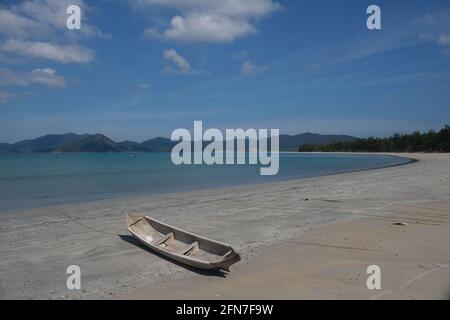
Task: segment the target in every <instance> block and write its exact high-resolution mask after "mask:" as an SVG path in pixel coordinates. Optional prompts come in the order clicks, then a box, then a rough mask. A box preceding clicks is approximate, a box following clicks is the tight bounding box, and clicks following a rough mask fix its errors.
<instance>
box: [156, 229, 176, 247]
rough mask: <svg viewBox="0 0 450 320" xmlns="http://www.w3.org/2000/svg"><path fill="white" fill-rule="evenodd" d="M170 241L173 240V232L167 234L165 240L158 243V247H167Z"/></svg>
mask: <svg viewBox="0 0 450 320" xmlns="http://www.w3.org/2000/svg"><path fill="white" fill-rule="evenodd" d="M169 239H173V232H170V233H168V234H166V236H165V237H164V238H162V239H161V241H160V242H158V246H163V247H165V246H166V245H167V244H166V242H167V241H168V240H169Z"/></svg>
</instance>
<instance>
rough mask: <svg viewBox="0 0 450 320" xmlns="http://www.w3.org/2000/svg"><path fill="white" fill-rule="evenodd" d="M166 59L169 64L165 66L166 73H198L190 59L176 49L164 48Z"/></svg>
mask: <svg viewBox="0 0 450 320" xmlns="http://www.w3.org/2000/svg"><path fill="white" fill-rule="evenodd" d="M164 59H165V60H166V61H167V65H166V66H165V67H164V68H163V72H164V73H179V74H194V73H197V71H196V70H193V69H192V67H191V64H190V63H189V61H187V60H186V58H184V57H183V56H182V55H180V54H179V53H178V52H176V51H175V50H174V49H166V50H164Z"/></svg>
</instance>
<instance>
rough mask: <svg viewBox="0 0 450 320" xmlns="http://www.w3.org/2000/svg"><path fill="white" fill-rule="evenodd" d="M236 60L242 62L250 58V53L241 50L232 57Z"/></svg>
mask: <svg viewBox="0 0 450 320" xmlns="http://www.w3.org/2000/svg"><path fill="white" fill-rule="evenodd" d="M231 57H232V58H233V59H234V60H241V59H245V58H247V57H248V52H247V51H245V50H240V51H238V52H236V53H235V54H233V55H232V56H231Z"/></svg>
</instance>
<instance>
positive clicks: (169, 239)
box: [126, 213, 241, 271]
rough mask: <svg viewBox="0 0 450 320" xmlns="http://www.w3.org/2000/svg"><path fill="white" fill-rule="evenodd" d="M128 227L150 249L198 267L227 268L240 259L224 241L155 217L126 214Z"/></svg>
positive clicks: (226, 269)
mask: <svg viewBox="0 0 450 320" xmlns="http://www.w3.org/2000/svg"><path fill="white" fill-rule="evenodd" d="M126 215H127V226H128V230H129V231H130V232H131V233H132V234H133V235H134V236H135V237H136V238H137V239H139V240H140V241H141V242H142V243H143V244H145V245H146V246H147V247H149V248H150V249H152V250H154V251H156V252H158V253H160V254H162V255H164V256H166V257H169V258H171V259H173V260H176V261H178V262H181V263H184V264H187V265H189V266H191V267H195V268H199V269H206V270H209V269H221V270H225V271H230V266H231V265H233V264H234V263H236V262H238V261H239V260H241V257H240V256H239V254H238V253H236V252H235V251H234V249H233V248H232V247H230V246H229V245H227V244H224V243H221V242H217V241H214V240H210V239H207V238H204V237H201V236H199V235H196V234H193V233H190V232H186V231H183V230H181V229H178V228H175V227H172V226H170V225H168V224H165V223H162V222H161V221H158V220H156V219H153V218H150V217H147V216H139V215H135V214H131V213H127V214H126Z"/></svg>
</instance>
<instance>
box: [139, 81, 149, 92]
mask: <svg viewBox="0 0 450 320" xmlns="http://www.w3.org/2000/svg"><path fill="white" fill-rule="evenodd" d="M137 87H138V88H139V89H141V90H145V91H148V90H150V88H151V87H150V84H148V83H146V82H141V83H138V85H137Z"/></svg>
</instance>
